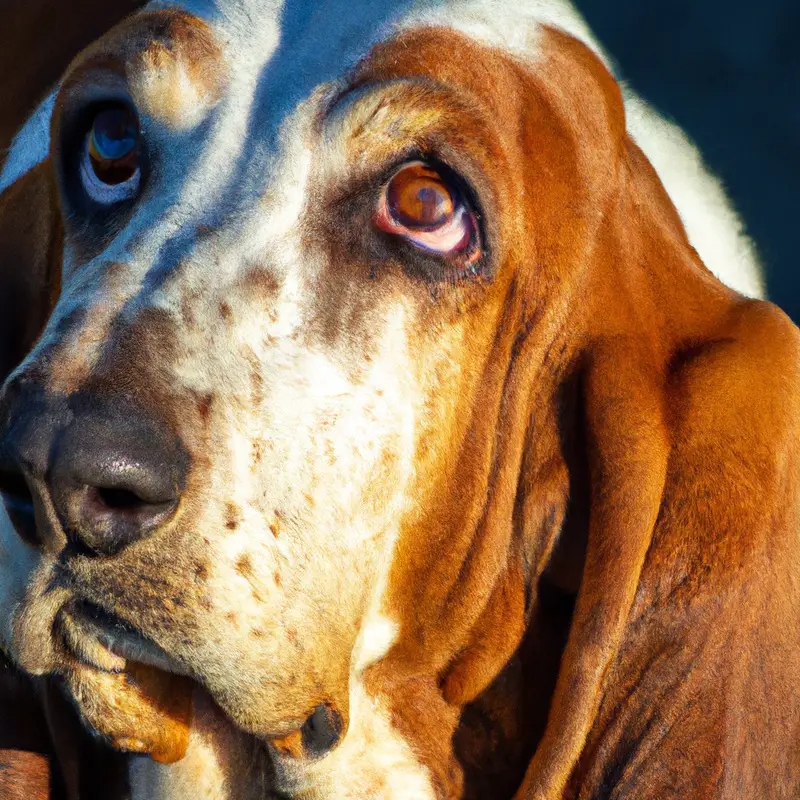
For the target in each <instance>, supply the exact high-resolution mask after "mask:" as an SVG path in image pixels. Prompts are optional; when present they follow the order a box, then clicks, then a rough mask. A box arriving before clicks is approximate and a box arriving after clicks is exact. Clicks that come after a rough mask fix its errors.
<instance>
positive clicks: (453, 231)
mask: <svg viewBox="0 0 800 800" xmlns="http://www.w3.org/2000/svg"><path fill="white" fill-rule="evenodd" d="M416 166H420V167H424V168H425V170H429V171H430V172H432V173H433V174H434V175H435V176H438V177H439V178H441V181H442V186H443V188H444V189H445V190H446V191H448V192H449V193H450V195H451V197H452V199H453V204H454V210H453V212H452V215H451V216H450V217H449V218H448V219H447V220H445V221H444V222H443V223H441V224H440V225H436V226H430V227H424V226H419V227H418V226H409V225H405V224H404V223H403V222H402V221H401V220H400V219H398V218H397V217H396V216H395V214H393V212H392V210H391V208H390V206H389V200H388V195H389V190H390V187H391V185H392V182H393V181H394V179H395V178H397V177H398V176H399V175H400V174H401V173H402V172H403V171H404V170H406V169H410V168H414V167H416ZM451 173H452V170H450V169H449V168H448V167H446V166H442V165H438V164H436V163H432V162H430V161H429V160H427V159H421V158H414V159H410V160H407V161H405V162H404V163H402V164H401V165H400V166H399V167H396V168H395V169H394V170H393V171H392V172H391V174H390V176H389V177H388V179H387V180H386V181H385V182H384V183H383V188H382V191H381V194H380V198H379V200H378V207H377V208H376V211H375V214H374V217H373V223H374V224H375V226H376V227H377V228H379V229H380V230H382V231H383V232H385V233H389V234H392V235H396V236H399V237H401V238H403V239H405V240H406V241H407V242H409V243H410V244H411V245H413V246H414V247H416V248H418V249H419V250H422V251H424V252H428V253H431V254H433V255H437V256H442V257H445V258H459V260H460V262H461V265H462V266H463V267H469V266H471V265H473V264H475V263H476V262H477V261H478V260H479V259H480V258H481V256H482V255H483V248H482V245H481V242H480V229H479V224H478V218H477V214H476V212H475V211H474V209H473V207H472V204H471V203H469V202H468V201H467V199H466V192H464V191H462V187H461V185H460V184H461V181H458V180H457V175H456V174H455V173H452V174H451Z"/></svg>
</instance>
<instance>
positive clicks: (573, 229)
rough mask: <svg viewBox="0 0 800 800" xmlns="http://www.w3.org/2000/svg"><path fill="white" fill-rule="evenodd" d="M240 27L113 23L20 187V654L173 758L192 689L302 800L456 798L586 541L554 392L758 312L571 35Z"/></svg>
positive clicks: (156, 17)
mask: <svg viewBox="0 0 800 800" xmlns="http://www.w3.org/2000/svg"><path fill="white" fill-rule="evenodd" d="M223 12H224V13H223ZM249 12H252V9H250V8H249V5H248V4H246V3H242V4H241V6H240V9H239V11H238V12H237V11H235V10H232V9H222V10H220V9H216V11H215V12H214V13H208V14H202V13H198V14H194V13H191V12H189V11H184V10H146V11H144V12H141V13H140V14H138V15H136V16H134V17H132V18H130V19H129V20H127V21H126V22H124V23H123V24H122V25H121V26H119V27H118V28H116V29H114V30H113V31H112V32H111V33H109V34H108V35H107V36H106V37H104V38H103V39H102V40H100V41H99V42H97V43H96V44H95V45H93V46H92V47H90V48H89V49H88V50H86V51H85V52H84V53H82V54H81V55H80V56H79V57H78V58H77V60H76V61H75V62H74V63H73V64H72V65H71V67H70V69H69V70H68V72H67V73H66V75H65V76H64V78H63V80H62V81H61V85H60V89H59V92H58V95H57V98H56V101H55V110H54V113H53V121H52V127H51V149H50V153H49V157H48V158H47V160H46V161H44V162H43V163H42V164H40V165H39V166H37V167H36V168H34V169H33V170H32V171H30V172H28V173H27V174H26V175H25V176H23V177H22V178H21V179H20V180H19V181H18V182H17V183H16V184H15V185H14V186H13V187H12V188H11V189H10V190H8V192H7V193H6V197H5V202H6V204H7V206H10V205H12V204H13V205H14V206H15V207H16V208H22V207H23V203H24V202H26V203H30V202H31V201H30V200H25V198H30V197H34V196H35V197H36V198H38V200H37V202H38V203H39V204H40V207H41V209H42V212H41V216H42V217H44V216H45V212H47V214H48V216H47V218H48V219H51V220H52V223H51V224H50V227H48V229H47V231H48V237H49V238H48V239H47V245H45V244H44V243H43V242H40V243H39V245H37V247H36V248H33V249H32V251H31V252H33V255H32V256H30V258H31V259H32V262H35V263H36V264H39V263H45V262H46V263H50V262H51V261H53V259H55V262H57V263H58V265H59V268H58V269H57V270H55V271H54V274H58V273H60V278H61V283H62V287H61V291H60V296H59V297H58V302H57V303H56V305H55V308H54V310H53V312H52V315H51V316H50V319H49V322H48V323H47V326H46V328H45V330H44V332H43V333H42V334H41V336H40V337H39V339H38V341H37V343H36V345H35V347H34V348H33V350H32V352H31V353H30V354H29V355H28V357H27V358H26V359H25V361H24V363H23V364H22V365H21V366H20V367H19V368H18V369H17V370H16V371H15V372H14V374H13V375H12V376H11V378H10V379H9V380H8V381H7V382H6V384H5V387H4V391H3V396H2V432H3V442H4V444H3V471H4V476H3V481H4V483H3V486H4V491H5V497H6V499H7V503H8V507H9V510H10V512H11V515H12V517H13V518H14V520H15V522H16V525H17V529H18V531H19V533H20V535H21V537H22V539H23V540H24V544H22V543H17V544H15V545H14V546H15V547H16V548H17V549H18V551H19V552H18V553H17V555H16V557H15V558H16V561H15V568H14V569H15V578H16V581H17V584H16V588H15V587H10V586H9V587H6V588H5V589H4V591H5V600H6V601H8V602H11V600H14V601H18V606H17V607H16V610H15V613H14V616H13V621H12V623H11V625H12V630H10V631H9V637H10V640H11V642H12V645H11V649H12V651H13V653H14V655H15V657H16V658H17V659H18V660H19V662H20V663H21V664H22V665H23V666H24V667H25V668H26V669H27V670H28V671H30V672H33V673H48V672H58V673H60V674H62V675H63V676H64V678H65V681H66V683H67V685H68V686H69V688H70V690H71V692H72V694H73V696H74V698H75V700H76V701H77V703H78V705H79V707H80V708H81V710H82V711H83V713H84V715H85V716H86V717H87V718H88V719H89V721H90V722H91V724H92V725H93V726H95V727H96V728H97V729H98V730H99V731H101V732H103V733H105V734H107V735H108V736H109V737H110V738H111V739H112V740H114V741H115V742H116V743H117V744H118V745H119V746H121V747H124V748H127V749H131V750H143V751H145V752H149V753H151V754H153V755H155V756H156V757H159V758H162V759H164V760H170V759H172V758H175V757H178V756H179V755H180V753H181V751H182V748H183V746H184V745H185V736H186V730H187V727H188V726H189V724H190V723H189V717H190V712H189V710H188V707H187V705H186V703H185V702H184V699H183V694H182V692H183V689H179V688H178V687H180V686H184V684H186V685H189V686H191V684H192V682H194V683H195V684H199V685H201V686H202V687H203V688H204V689H205V690H206V691H208V692H209V693H210V695H211V697H213V700H214V701H215V703H216V704H218V705H219V706H220V707H221V708H222V709H223V710H224V712H225V713H226V714H227V715H229V716H230V718H231V719H232V720H233V721H234V722H235V723H236V725H237V726H239V727H241V728H242V729H244V730H245V731H247V732H249V733H251V734H256V735H257V736H258V737H259V738H261V739H263V740H265V741H268V742H270V743H271V747H272V749H273V753H274V754H276V757H277V761H278V765H279V772H281V771H282V774H283V778H282V779H283V780H284V781H285V783H286V785H287V786H289V787H291V786H294V787H295V789H296V791H301V790H302V787H304V786H305V787H317V789H316V790H317V791H321V792H322V794H321V795H320V796H325V797H328V796H332V795H331V794H330V792H331V791H333V789H331V787H333V786H336V787H342V786H345V787H346V786H348V785H352V786H360V787H362V789H361V790H360V791H362V794H357V793H356V794H355V795H351V794H346V793H345V794H342V796H376V795H375V794H370V791H373V790H374V792H377V793H379V792H380V787H381V786H384V784H383V783H381V781H392V780H399V781H401V784H398V786H401V787H402V790H403V791H405V792H406V794H405V795H403V794H402V793H400V794H396V795H394V794H393V795H392V796H409V797H411V796H413V797H421V796H433V792H434V791H435V789H434V788H433V787H434V786H438V787H441V786H442V785H445V784H446V783H447V781H448V780H449V778H448V777H447V775H446V774H445V775H444V776H442V775H437V774H436V767H435V765H432V764H430V763H429V764H426V765H425V766H427V767H430V768H431V770H432V772H433V775H434V777H433V778H432V777H431V772H430V771H428V770H426V769H424V768H423V766H420V764H421V762H422V761H425V760H426V759H425V758H424V754H425V752H426V748H428V750H432V751H435V750H437V749H438V750H441V751H442V752H445V751H446V752H449V747H450V745H449V737H450V734H451V733H452V729H453V728H454V727H455V725H456V724H457V720H458V711H459V709H460V707H461V706H462V705H463V704H464V703H465V702H467V701H468V700H470V699H472V698H474V697H475V696H476V695H477V694H479V693H480V692H481V691H482V690H483V689H484V688H485V687H486V686H487V685H488V683H489V682H490V681H491V680H492V679H493V678H494V676H496V675H497V673H498V671H499V670H500V669H501V667H502V665H503V663H504V662H505V661H506V659H507V658H508V656H509V654H510V653H511V652H512V651H513V649H514V648H515V647H516V645H517V644H518V642H519V640H520V638H521V636H522V632H523V631H524V628H525V621H526V614H527V611H528V609H529V606H530V578H531V576H532V575H537V574H538V573H539V572H540V571H541V569H542V565H543V564H545V563H546V561H547V559H548V557H549V553H550V550H551V548H552V546H553V544H554V542H555V540H556V538H557V535H558V532H559V530H560V525H561V522H562V520H563V514H564V509H565V508H566V498H567V495H568V493H569V477H568V474H567V466H566V463H565V461H564V456H563V452H562V451H563V441H562V439H561V438H560V436H561V427H560V424H559V418H560V415H561V414H562V412H563V406H562V400H563V391H562V387H563V386H564V385H565V384H566V383H568V382H569V381H570V380H572V376H573V375H574V373H575V370H576V369H577V367H576V365H578V364H584V363H585V353H586V351H587V348H588V346H589V344H590V343H596V342H597V341H599V340H600V339H602V340H603V341H604V342H606V343H607V342H613V341H615V339H625V340H626V341H628V340H633V341H635V342H636V353H637V355H636V357H637V358H639V357H641V360H642V361H643V362H647V361H648V359H649V363H656V364H658V363H663V362H664V361H665V360H666V359H667V358H668V357H669V355H670V352H671V348H672V346H673V343H674V341H675V340H676V339H678V338H680V337H685V338H686V339H687V340H688V339H689V338H690V337H691V335H698V336H700V335H702V333H703V332H704V331H705V330H706V327H707V326H709V325H712V324H714V323H712V322H706V320H708V319H712V320H714V319H719V316H720V315H721V314H722V313H723V312H722V309H723V308H727V307H728V305H729V303H730V302H731V295H730V293H728V292H727V290H725V289H724V288H722V286H721V285H719V284H717V283H716V282H715V281H714V280H713V278H711V276H710V274H708V273H706V271H705V270H704V268H703V267H702V265H701V264H700V263H699V261H698V260H697V259H696V257H695V256H694V254H693V252H692V251H691V249H690V247H689V245H688V242H687V241H686V236H685V233H684V231H683V228H682V226H681V223H680V220H679V218H678V216H677V214H676V213H675V211H674V209H673V208H672V206H671V204H670V202H669V200H668V199H667V197H666V194H665V193H664V192H663V189H662V188H661V186H660V184H659V182H658V179H657V178H656V176H655V173H654V172H653V171H652V169H651V168H650V166H649V164H648V163H647V161H646V159H645V158H644V157H643V156H642V154H641V152H640V151H639V150H638V148H637V147H636V145H635V144H634V143H633V142H632V140H631V139H630V138H629V136H628V134H627V132H626V121H625V112H624V107H623V102H622V98H621V95H620V92H619V89H618V86H617V84H616V83H615V82H614V80H613V79H612V77H611V75H610V74H609V72H608V71H607V69H606V67H605V66H604V64H603V62H602V61H601V59H600V57H598V55H597V54H596V53H595V52H593V51H592V49H590V47H588V46H586V45H585V44H582V43H580V42H579V41H577V40H576V39H573V38H571V37H570V36H569V35H568V34H566V33H565V32H563V31H561V30H557V29H556V28H554V27H548V26H547V25H544V24H540V23H539V22H537V21H536V20H533V19H525V20H523V21H522V23H520V24H521V25H522V27H524V30H522V28H521V29H520V30H519V31H517V35H518V37H521V40H523V43H524V47H525V51H526V55H525V58H524V59H523V58H522V57H521V56H520V57H518V56H516V55H513V54H511V53H509V52H508V51H507V50H501V49H498V48H497V47H495V45H496V42H495V41H493V40H492V37H491V36H490V35H489V32H490V31H491V29H492V25H491V24H489V23H485V22H481V21H480V20H479V19H478V17H474V18H467V20H468V21H467V22H464V23H463V24H461V25H459V26H455V27H454V26H448V25H447V24H445V23H446V22H447V18H446V15H442V17H441V19H437V18H436V17H429V18H424V19H417V20H416V21H415V22H407V23H406V24H405V25H404V26H401V28H399V29H396V30H393V31H392V33H391V35H390V36H388V37H387V38H385V40H384V41H382V42H380V43H379V44H377V45H376V46H375V47H373V49H372V50H371V51H370V52H369V54H368V56H366V58H364V59H363V60H361V61H360V62H358V63H357V65H356V66H355V67H354V68H352V69H351V70H350V71H348V72H344V73H341V74H339V73H338V72H337V70H338V66H337V65H336V64H335V62H333V61H332V60H331V59H330V57H329V50H332V49H333V48H334V47H335V46H339V45H337V44H336V43H335V42H334V43H330V42H326V41H320V42H309V41H294V40H293V39H292V35H291V31H290V30H288V31H287V30H284V31H283V32H281V31H280V30H279V27H278V24H277V20H278V16H277V12H276V11H274V10H273V11H264V10H261V11H259V13H258V15H256V16H255V17H252V18H251V17H250V16H249ZM315 13H317V12H315ZM326 13H328V12H322V11H319V14H321V15H323V16H324V14H326ZM482 13H485V12H482ZM366 16H368V15H366ZM493 23H496V24H498V25H499V24H500V22H498V21H497V20H494V21H493ZM367 24H369V25H372V26H373V27H374V26H375V25H376V20H369V19H366V17H365V22H364V25H367ZM323 27H324V25H323ZM457 27H460V28H462V29H463V30H457V29H456V28H457ZM331 29H333V28H331ZM465 31H466V32H465ZM476 31H478V32H481V31H483V34H485V35H484V36H483V39H481V36H478V35H477V34H476ZM351 33H352V32H351ZM356 33H358V31H356ZM361 33H363V32H361ZM361 33H359V35H361ZM281 34H282V38H281ZM345 49H346V48H345ZM314 70H316V71H317V72H318V73H320V74H322V76H323V77H324V78H325V79H326V81H325V82H320V81H319V80H318V77H315V76H312V75H311V73H312V72H314ZM29 207H30V206H29ZM50 210H52V216H50V215H49V212H50ZM664 242H670V247H669V248H668V247H666V246H665V245H664ZM670 248H671V249H670ZM34 251H35V252H34ZM55 262H54V263H55ZM40 270H41V271H42V272H43V273H47V272H48V270H47V269H44V268H40ZM689 275H690V276H691V281H693V282H694V284H695V285H696V286H702V291H703V292H704V293H705V295H707V302H706V303H705V305H704V307H703V308H702V309H700V308H698V307H697V304H696V303H692V302H689V301H687V302H685V303H684V302H682V300H681V298H682V296H683V294H684V292H688V291H689V290H688V289H684V288H683V287H682V286H681V285H680V284H681V281H683V280H684V279H685V278H686V276H689ZM666 296H669V298H670V302H669V307H670V310H669V313H667V311H666V310H665V308H664V307H660V306H659V298H662V297H666ZM687 296H688V295H687ZM704 326H706V327H704ZM642 331H646V332H647V335H646V336H642V335H640V334H641V332H642ZM665 331H668V333H665ZM687 332H688V333H687ZM637 363H638V362H637ZM621 369H622V370H623V371H624V370H625V369H628V368H627V367H621ZM644 371H645V372H646V370H644ZM621 374H627V373H624V372H622V373H621ZM637 374H638V373H637ZM634 383H635V381H634ZM620 402H622V401H620ZM487 487H489V488H488V492H487ZM10 583H11V582H10V581H9V584H10ZM9 598H11V600H9ZM492 637H494V638H492ZM487 642H489V644H488V645H487V644H486V643H487ZM409 687H413V689H410V688H409ZM398 698H405V700H403V701H401V700H399V699H398ZM409 698H412V699H410V700H409ZM402 702H406V703H408V709H411V710H412V711H413V712H414V713H416V714H417V716H418V717H420V718H425V717H426V716H427V718H428V719H430V720H435V721H436V722H437V724H438V723H441V725H442V726H443V727H442V728H441V729H442V730H445V731H447V734H446V735H445V736H444V740H443V741H440V742H437V743H435V744H433V743H431V742H428V741H425V743H424V744H420V741H424V736H422V738H419V737H418V738H417V740H416V741H415V740H414V736H413V735H411V734H409V733H408V732H407V731H406V730H405V728H404V725H405V726H406V727H407V725H406V724H405V723H403V721H402V719H403V716H404V713H405V711H406V709H404V708H402V707H401V706H402ZM431 724H432V723H431ZM448 726H450V727H449V729H448ZM431 738H434V737H431ZM340 740H341V741H340ZM337 743H338V747H334V746H335V745H337ZM332 748H333V749H334V750H335V751H337V752H339V753H343V755H341V756H340V757H339V762H335V759H334V756H333V755H331V756H329V757H328V758H327V759H325V758H322V759H321V758H320V757H321V756H323V755H325V754H326V753H328V751H329V750H331V749H332ZM420 753H423V757H421V756H420ZM332 759H333V760H332ZM381 759H383V761H381ZM430 760H431V761H432V762H433V761H435V759H434V758H433V757H430ZM335 763H339V767H337V769H338V770H339V772H336V771H335V770H334V768H333V767H331V766H330V765H331V764H335ZM323 764H326V765H327V766H325V767H323V766H321V765H323ZM343 764H344V765H346V766H345V767H343V766H342V765H343ZM364 764H371V766H363V765H364ZM354 765H356V766H354ZM359 765H361V766H359ZM444 772H446V770H445V771H444ZM298 776H299V777H298ZM293 781H294V783H293ZM326 781H329V782H330V783H326ZM348 782H349V783H348ZM387 785H388V784H387ZM326 786H327V787H328V788H327V789H326V788H325V787H326ZM320 787H321V788H320ZM363 787H367V788H366V789H364V788H363ZM370 787H371V788H370ZM397 791H400V790H399V789H397ZM363 792H366V794H364V793H363ZM337 796H338V795H337Z"/></svg>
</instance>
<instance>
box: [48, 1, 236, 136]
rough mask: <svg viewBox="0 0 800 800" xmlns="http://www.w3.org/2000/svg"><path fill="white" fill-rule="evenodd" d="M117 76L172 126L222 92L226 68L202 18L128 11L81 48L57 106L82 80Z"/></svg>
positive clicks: (181, 13)
mask: <svg viewBox="0 0 800 800" xmlns="http://www.w3.org/2000/svg"><path fill="white" fill-rule="evenodd" d="M104 74H105V76H106V77H105V78H104V77H103V76H104ZM115 78H116V81H117V82H118V85H117V87H116V88H117V91H119V89H120V88H127V89H128V90H129V91H130V93H131V95H132V99H134V101H135V102H136V104H137V106H139V107H140V108H141V109H142V110H144V111H145V112H146V113H149V114H150V115H151V116H153V117H154V118H156V119H159V120H161V121H162V122H164V123H165V124H167V125H169V126H171V127H185V125H186V121H187V114H188V118H192V117H196V116H197V114H198V112H200V113H202V111H203V110H204V109H205V108H210V107H211V106H213V105H214V104H215V103H216V102H217V101H218V100H219V98H220V97H221V96H222V92H223V89H224V87H225V85H226V84H227V79H228V69H227V64H226V62H225V58H224V52H223V50H222V47H221V45H220V44H219V42H218V41H217V39H216V37H215V35H214V33H213V31H212V30H211V28H210V27H209V25H208V24H207V23H206V22H205V21H204V20H202V19H200V18H199V17H197V16H195V15H194V14H190V13H188V12H186V11H182V10H177V9H164V10H154V11H143V12H140V13H138V14H135V15H134V16H132V17H129V18H128V19H127V20H125V21H123V22H122V23H120V24H119V25H118V26H117V27H115V28H113V29H112V30H111V31H110V32H109V33H108V34H106V35H105V36H104V37H102V38H101V39H99V40H98V41H97V42H95V44H94V45H92V46H91V47H89V48H88V49H87V50H85V51H84V52H83V53H82V54H80V55H79V56H78V57H77V58H76V59H75V61H73V62H72V64H71V65H70V67H69V69H68V71H67V74H66V76H65V78H64V81H63V83H62V89H61V92H60V93H59V99H58V106H59V107H60V106H61V105H62V104H63V103H64V102H65V99H68V98H69V96H70V94H71V93H72V92H73V91H75V90H76V89H77V88H78V87H79V86H80V85H81V84H83V83H89V82H94V83H102V82H104V81H109V79H110V80H112V81H114V79H115ZM119 82H121V83H122V86H119ZM187 104H188V105H190V106H191V107H190V108H187ZM189 112H191V113H189Z"/></svg>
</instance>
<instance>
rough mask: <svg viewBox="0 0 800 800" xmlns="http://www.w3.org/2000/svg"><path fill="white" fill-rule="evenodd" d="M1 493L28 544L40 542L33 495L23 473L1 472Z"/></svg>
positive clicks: (12, 518) (15, 525) (16, 525)
mask: <svg viewBox="0 0 800 800" xmlns="http://www.w3.org/2000/svg"><path fill="white" fill-rule="evenodd" d="M0 495H1V496H2V498H3V504H4V505H5V507H6V512H7V513H8V516H9V518H10V520H11V522H12V524H13V525H14V527H15V528H16V530H17V533H18V534H19V535H20V537H21V538H22V539H23V540H24V541H26V542H27V543H28V544H32V545H36V544H38V543H39V540H38V537H37V535H36V518H35V514H34V509H33V495H32V494H31V490H30V488H29V487H28V482H27V481H26V480H25V478H24V477H23V476H22V474H21V473H19V472H8V471H2V472H0Z"/></svg>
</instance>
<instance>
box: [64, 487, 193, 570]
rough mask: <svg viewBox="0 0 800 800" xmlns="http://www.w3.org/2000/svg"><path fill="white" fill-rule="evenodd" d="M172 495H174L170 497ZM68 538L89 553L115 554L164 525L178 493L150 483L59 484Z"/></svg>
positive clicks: (177, 502)
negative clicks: (161, 488)
mask: <svg viewBox="0 0 800 800" xmlns="http://www.w3.org/2000/svg"><path fill="white" fill-rule="evenodd" d="M168 494H170V495H171V496H169V497H168V496H167V495H168ZM54 497H55V502H56V506H57V507H59V508H61V509H62V513H63V514H64V519H65V523H66V524H65V529H66V533H67V538H68V539H69V540H70V541H71V542H72V544H73V546H75V547H77V548H79V549H80V550H81V552H84V553H85V554H86V555H90V554H97V555H114V554H115V553H117V552H118V551H119V550H120V549H121V548H123V547H125V546H126V545H128V544H130V543H132V542H133V541H135V540H137V539H140V538H142V537H144V536H146V535H147V534H148V533H149V532H151V531H153V530H155V529H156V528H157V527H158V526H160V525H163V524H164V523H166V522H167V520H169V519H170V517H172V515H173V514H174V513H175V511H176V509H177V507H178V504H179V495H178V494H177V492H175V493H167V492H163V493H161V492H154V491H153V487H152V486H151V485H148V484H147V483H142V484H141V485H140V484H139V483H137V482H136V481H132V482H131V483H130V484H129V485H127V486H126V485H121V486H114V485H113V483H112V484H111V485H102V483H100V484H99V485H95V486H92V485H89V486H87V485H84V486H69V485H68V486H65V487H59V488H58V489H57V490H56V493H55V496H54Z"/></svg>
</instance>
